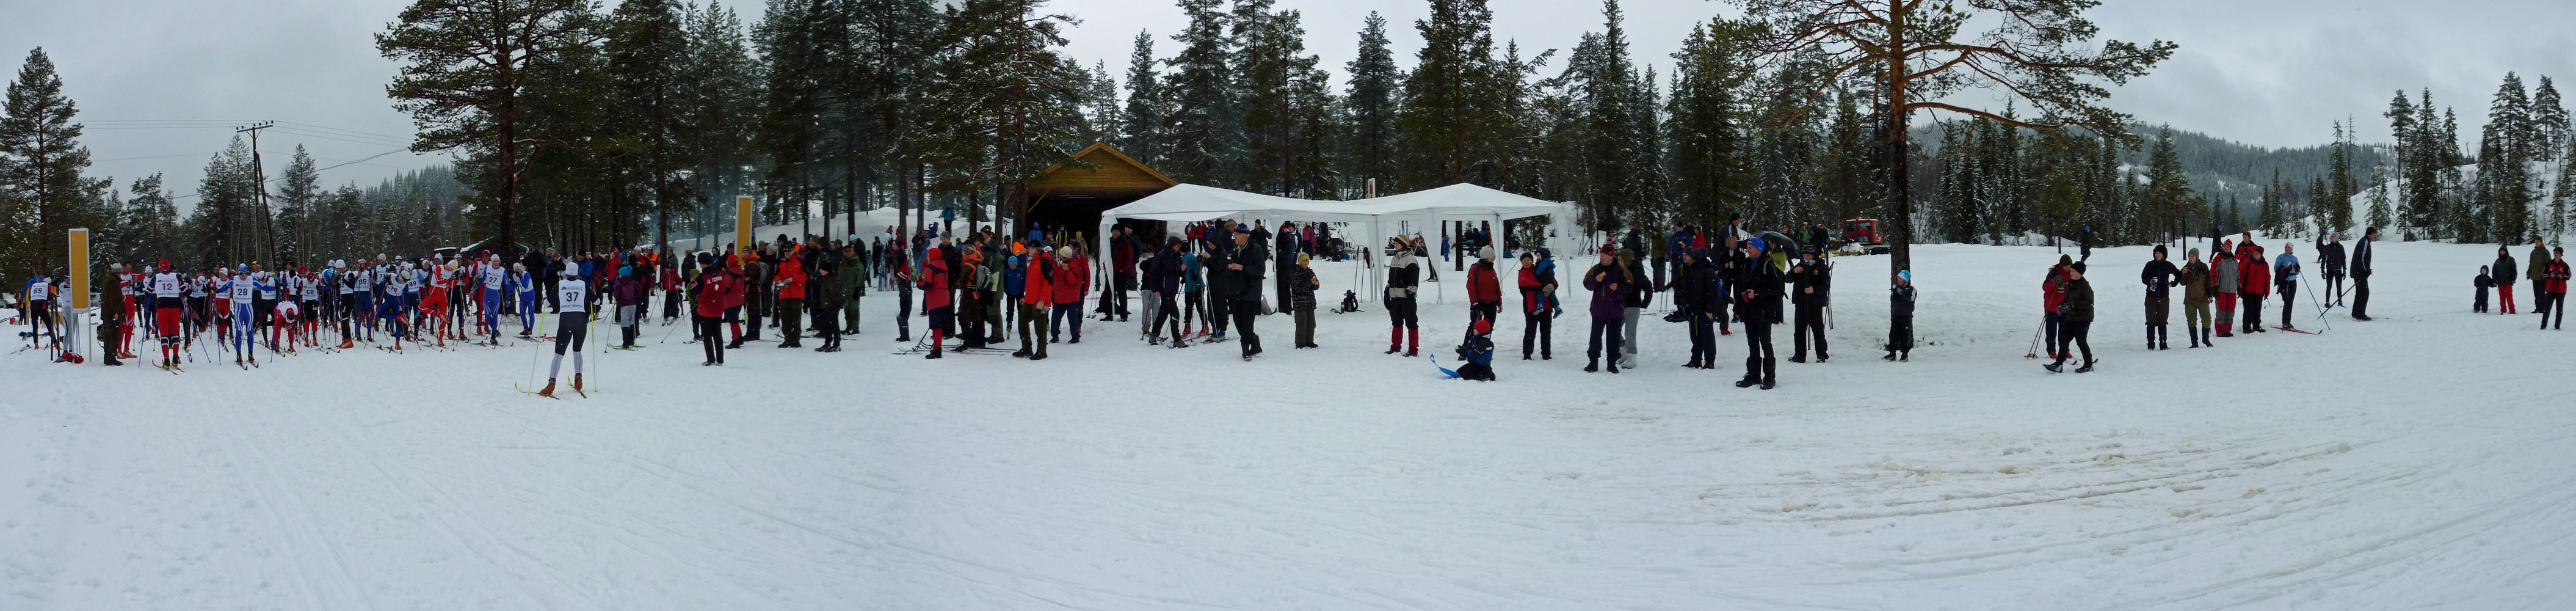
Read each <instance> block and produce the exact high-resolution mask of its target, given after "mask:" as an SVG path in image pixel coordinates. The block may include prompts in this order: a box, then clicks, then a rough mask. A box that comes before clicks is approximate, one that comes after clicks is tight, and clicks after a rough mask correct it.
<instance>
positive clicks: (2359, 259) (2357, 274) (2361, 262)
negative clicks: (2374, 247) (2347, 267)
mask: <svg viewBox="0 0 2576 611" xmlns="http://www.w3.org/2000/svg"><path fill="white" fill-rule="evenodd" d="M2352 277H2353V278H2356V279H2359V278H2368V277H2370V238H2362V239H2361V242H2360V243H2358V244H2355V245H2354V246H2353V247H2352Z"/></svg>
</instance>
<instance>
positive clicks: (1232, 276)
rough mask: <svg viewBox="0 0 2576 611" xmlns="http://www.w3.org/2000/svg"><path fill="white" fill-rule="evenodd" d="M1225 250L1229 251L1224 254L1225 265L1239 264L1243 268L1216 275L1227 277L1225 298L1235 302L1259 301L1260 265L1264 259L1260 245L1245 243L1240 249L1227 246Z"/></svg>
mask: <svg viewBox="0 0 2576 611" xmlns="http://www.w3.org/2000/svg"><path fill="white" fill-rule="evenodd" d="M1226 250H1228V251H1230V252H1228V253H1226V263H1230V264H1239V265H1242V266H1243V269H1239V270H1238V269H1229V270H1225V271H1226V272H1228V273H1224V274H1218V275H1220V276H1226V277H1227V278H1226V288H1227V289H1228V293H1227V296H1228V297H1230V298H1232V299H1234V300H1236V301H1252V300H1257V299H1260V298H1261V277H1262V273H1261V264H1262V259H1263V258H1264V253H1262V252H1261V245H1260V244H1251V243H1247V244H1244V245H1243V246H1242V247H1241V248H1236V247H1233V246H1228V247H1226Z"/></svg>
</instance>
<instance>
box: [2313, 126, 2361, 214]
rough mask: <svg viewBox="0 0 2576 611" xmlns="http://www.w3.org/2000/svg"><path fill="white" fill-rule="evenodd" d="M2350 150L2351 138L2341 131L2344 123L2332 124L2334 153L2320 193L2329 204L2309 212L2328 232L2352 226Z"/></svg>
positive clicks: (2330, 157) (2331, 155) (2328, 164)
mask: <svg viewBox="0 0 2576 611" xmlns="http://www.w3.org/2000/svg"><path fill="white" fill-rule="evenodd" d="M2351 149H2352V141H2351V139H2350V135H2349V134H2348V133H2346V132H2345V130H2344V124H2343V123H2336V124H2335V125H2334V152H2333V153H2332V154H2330V155H2329V157H2328V158H2329V159H2330V161H2328V162H2327V167H2328V169H2327V170H2326V179H2325V180H2326V191H2325V193H2324V194H2323V200H2324V201H2325V202H2326V204H2328V205H2327V206H2326V207H2324V208H2321V209H2315V210H2312V211H2311V213H2312V214H2315V215H2316V220H2317V225H2318V226H2320V227H2325V228H2330V230H2331V231H2343V230H2346V229H2349V228H2351V227H2352V195H2353V186H2352V185H2353V174H2352V152H2351Z"/></svg>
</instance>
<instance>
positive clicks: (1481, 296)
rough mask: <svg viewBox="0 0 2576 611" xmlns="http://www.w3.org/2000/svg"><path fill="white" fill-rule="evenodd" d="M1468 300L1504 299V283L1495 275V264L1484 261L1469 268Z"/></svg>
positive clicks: (1487, 300) (1478, 301)
mask: <svg viewBox="0 0 2576 611" xmlns="http://www.w3.org/2000/svg"><path fill="white" fill-rule="evenodd" d="M1467 300H1468V301H1472V302H1477V303H1484V302H1489V301H1502V300H1503V283H1502V280H1501V279H1499V278H1495V277H1494V266H1493V265H1490V264H1487V263H1485V262H1483V261H1478V262H1476V264H1475V265H1472V266H1469V267H1468V268H1467Z"/></svg>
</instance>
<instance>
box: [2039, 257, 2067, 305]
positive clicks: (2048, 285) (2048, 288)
mask: <svg viewBox="0 0 2576 611" xmlns="http://www.w3.org/2000/svg"><path fill="white" fill-rule="evenodd" d="M2064 277H2065V274H2061V273H2058V271H2057V268H2054V267H2051V268H2048V279H2047V280H2041V281H2040V282H2039V298H2040V299H2039V301H2040V306H2041V307H2042V308H2045V309H2043V310H2041V312H2044V313H2049V314H2055V313H2057V304H2058V303H2060V302H2064V301H2066V291H2064V290H2062V289H2061V288H2060V285H2061V284H2062V281H2061V280H2060V279H2061V278H2064Z"/></svg>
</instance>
